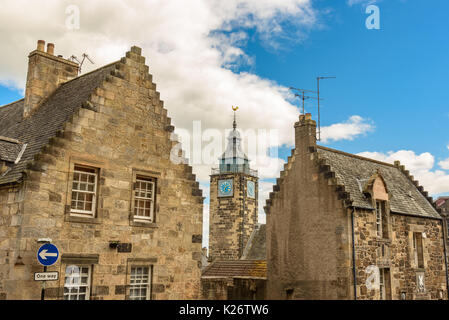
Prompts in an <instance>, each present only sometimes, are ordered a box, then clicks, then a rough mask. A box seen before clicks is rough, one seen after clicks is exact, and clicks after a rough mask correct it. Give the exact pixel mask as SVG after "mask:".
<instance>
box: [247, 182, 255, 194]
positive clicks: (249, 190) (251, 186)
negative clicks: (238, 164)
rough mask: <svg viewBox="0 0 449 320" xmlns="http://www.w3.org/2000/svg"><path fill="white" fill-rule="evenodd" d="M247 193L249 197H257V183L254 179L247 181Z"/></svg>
mask: <svg viewBox="0 0 449 320" xmlns="http://www.w3.org/2000/svg"><path fill="white" fill-rule="evenodd" d="M246 193H247V195H248V198H255V197H256V184H255V183H254V181H249V180H248V181H247V182H246Z"/></svg>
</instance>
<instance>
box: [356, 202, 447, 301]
mask: <svg viewBox="0 0 449 320" xmlns="http://www.w3.org/2000/svg"><path fill="white" fill-rule="evenodd" d="M354 211H355V209H354V207H352V212H351V228H352V273H353V276H354V300H357V273H356V269H355V235H354V214H355V213H354ZM446 270H447V268H446Z"/></svg>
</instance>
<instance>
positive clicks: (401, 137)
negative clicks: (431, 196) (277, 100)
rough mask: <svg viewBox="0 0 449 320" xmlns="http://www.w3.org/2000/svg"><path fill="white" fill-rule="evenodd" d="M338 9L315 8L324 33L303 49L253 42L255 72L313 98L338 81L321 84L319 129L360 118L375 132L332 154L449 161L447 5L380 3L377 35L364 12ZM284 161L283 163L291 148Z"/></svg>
mask: <svg viewBox="0 0 449 320" xmlns="http://www.w3.org/2000/svg"><path fill="white" fill-rule="evenodd" d="M336 3H337V2H336V1H332V4H331V5H330V2H329V1H316V2H315V4H316V7H317V8H321V9H322V10H328V13H327V14H326V19H325V21H326V26H324V27H323V28H321V29H318V30H313V31H311V32H310V33H309V35H308V38H307V40H306V41H304V42H300V43H292V42H291V41H289V42H288V43H282V45H283V46H284V47H285V48H284V49H283V50H281V51H275V50H273V49H271V48H268V49H267V48H266V47H265V46H263V44H262V43H261V42H260V41H259V39H257V35H253V36H252V37H251V41H249V43H248V47H247V50H246V52H247V53H248V54H249V55H252V56H254V57H255V61H256V64H255V67H254V68H253V69H252V71H253V72H255V73H257V74H259V75H261V76H262V77H269V78H272V79H276V80H277V81H278V82H279V83H281V84H283V85H284V86H287V87H288V86H295V87H300V88H305V89H310V90H316V80H315V79H316V77H317V76H319V75H332V76H337V79H332V80H323V81H322V82H321V85H320V87H321V96H322V97H323V98H324V99H325V101H323V102H322V104H321V124H322V125H323V126H326V125H330V124H332V123H334V122H340V121H344V120H345V119H346V118H347V117H348V116H350V115H352V114H357V115H360V116H362V117H364V118H367V119H370V120H371V121H372V122H373V124H374V127H375V128H374V130H373V131H372V132H369V133H367V134H366V135H363V136H360V137H358V138H357V139H354V140H341V141H336V142H328V143H326V145H327V146H329V147H332V148H336V149H340V150H344V151H347V152H351V153H359V152H364V151H377V152H382V153H386V152H388V151H391V150H402V149H405V150H413V151H414V152H415V153H419V154H420V153H424V152H430V153H431V154H432V155H434V156H435V160H436V162H437V161H440V160H444V159H446V158H448V157H449V149H448V148H447V146H448V145H449V133H448V128H449V84H448V81H449V36H448V31H449V20H448V19H447V12H449V2H447V1H442V0H439V1H438V0H437V1H432V5H430V3H429V2H424V1H399V0H391V1H388V2H387V1H383V2H381V3H378V4H377V5H378V7H379V9H380V21H381V29H380V30H374V29H371V30H368V29H366V27H365V19H366V18H367V17H368V16H369V15H368V14H366V13H365V8H366V6H364V5H353V6H349V5H347V3H345V2H344V1H338V5H336ZM310 101H311V100H309V101H308V102H306V106H307V105H308V108H307V111H309V112H312V113H313V114H314V115H316V110H317V108H316V102H315V101H312V102H310ZM280 154H281V155H282V157H283V158H284V159H286V157H287V156H288V155H289V154H290V148H281V149H280ZM447 190H448V191H449V186H448V187H447ZM444 194H449V193H448V192H445V193H444Z"/></svg>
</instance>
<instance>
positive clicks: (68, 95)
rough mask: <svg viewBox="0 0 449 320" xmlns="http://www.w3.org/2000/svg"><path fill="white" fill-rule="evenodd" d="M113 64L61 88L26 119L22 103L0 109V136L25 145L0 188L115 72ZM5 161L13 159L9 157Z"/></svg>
mask: <svg viewBox="0 0 449 320" xmlns="http://www.w3.org/2000/svg"><path fill="white" fill-rule="evenodd" d="M115 64H116V62H114V63H111V64H109V65H106V66H103V67H101V68H99V69H97V70H94V71H92V72H90V73H86V74H84V75H81V76H79V77H77V78H75V79H72V80H70V81H68V82H66V83H64V84H62V85H61V86H60V87H58V89H56V90H55V92H53V93H52V94H51V95H50V96H49V97H48V98H47V100H45V101H44V102H43V103H42V104H41V105H40V106H39V107H38V108H37V109H36V110H35V111H34V112H33V113H32V114H31V115H30V116H29V117H26V118H23V116H22V115H23V102H24V100H23V99H22V100H18V101H16V102H13V103H11V104H8V105H5V106H2V107H0V136H5V137H8V138H13V139H17V140H19V141H20V142H21V143H26V144H27V147H26V149H25V152H24V153H23V155H22V158H21V160H20V162H19V163H17V164H16V165H13V167H12V169H11V170H10V171H8V172H7V173H6V174H5V175H3V176H1V177H0V185H1V184H6V183H12V182H16V181H19V180H20V179H21V178H22V172H23V171H24V170H25V169H26V166H27V164H28V163H29V162H31V161H32V160H33V157H34V156H35V155H36V154H38V153H39V152H40V150H41V149H42V147H44V146H45V145H46V144H47V143H48V141H49V139H50V138H52V137H54V136H55V135H56V133H57V131H58V130H61V129H62V128H63V125H64V123H65V122H67V121H68V120H69V119H70V117H71V116H72V115H73V114H74V113H75V111H77V110H78V109H79V108H80V107H81V105H82V104H83V102H85V101H87V100H88V99H89V97H90V95H91V94H92V93H93V91H94V90H95V88H97V87H99V86H100V85H101V83H102V81H103V80H104V79H105V78H106V76H107V75H109V74H110V73H111V71H113V70H114V69H115ZM5 152H6V151H5ZM9 157H13V154H10V155H9Z"/></svg>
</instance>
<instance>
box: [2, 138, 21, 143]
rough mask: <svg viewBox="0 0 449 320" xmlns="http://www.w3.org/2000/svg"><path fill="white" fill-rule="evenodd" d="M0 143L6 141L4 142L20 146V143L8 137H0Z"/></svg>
mask: <svg viewBox="0 0 449 320" xmlns="http://www.w3.org/2000/svg"><path fill="white" fill-rule="evenodd" d="M0 141H6V142H11V143H15V144H22V142H20V141H19V140H17V139H14V138H10V137H5V136H0Z"/></svg>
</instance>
